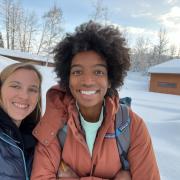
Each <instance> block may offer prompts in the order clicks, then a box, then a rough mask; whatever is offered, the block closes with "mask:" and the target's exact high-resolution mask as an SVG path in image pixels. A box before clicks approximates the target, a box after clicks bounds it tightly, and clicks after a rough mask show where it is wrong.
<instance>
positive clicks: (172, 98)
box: [0, 57, 180, 180]
mask: <svg viewBox="0 0 180 180" xmlns="http://www.w3.org/2000/svg"><path fill="white" fill-rule="evenodd" d="M8 62H9V63H10V61H8ZM6 65H7V62H6V60H5V59H1V57H0V68H1V69H2V68H3V67H5V66H6ZM37 67H38V69H39V70H40V71H41V73H42V74H43V84H42V93H43V112H44V108H45V94H46V91H47V89H48V88H49V87H51V86H52V85H54V84H56V79H55V77H56V76H55V74H54V72H53V69H52V68H50V67H40V66H37ZM148 86H149V77H148V76H144V75H141V74H140V73H134V72H129V73H128V76H127V77H126V79H125V84H124V86H123V88H122V89H120V90H119V94H120V97H125V96H130V97H131V98H132V109H133V111H135V112H136V113H137V114H138V115H140V116H141V117H142V118H143V119H144V121H145V123H146V125H147V127H148V129H149V132H150V135H151V138H152V142H153V145H154V150H155V154H156V158H157V163H158V166H159V169H160V174H161V179H162V180H179V177H180V153H179V150H180V96H178V95H170V94H160V93H154V92H148Z"/></svg>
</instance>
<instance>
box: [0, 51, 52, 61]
mask: <svg viewBox="0 0 180 180" xmlns="http://www.w3.org/2000/svg"><path fill="white" fill-rule="evenodd" d="M0 55H4V56H10V57H17V58H23V59H30V60H34V61H43V62H46V61H47V58H49V60H48V62H51V63H54V61H53V59H52V58H51V57H47V56H39V55H36V54H31V53H28V52H21V51H19V50H11V49H4V48H0Z"/></svg>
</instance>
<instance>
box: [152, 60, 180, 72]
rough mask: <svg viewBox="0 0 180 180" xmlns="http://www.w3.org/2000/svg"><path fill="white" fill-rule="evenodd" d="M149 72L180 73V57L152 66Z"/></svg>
mask: <svg viewBox="0 0 180 180" xmlns="http://www.w3.org/2000/svg"><path fill="white" fill-rule="evenodd" d="M148 72H149V73H166V74H180V59H172V60H169V61H167V62H164V63H162V64H158V65H155V66H152V67H150V68H149V70H148Z"/></svg>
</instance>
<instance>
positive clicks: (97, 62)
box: [69, 51, 110, 112]
mask: <svg viewBox="0 0 180 180" xmlns="http://www.w3.org/2000/svg"><path fill="white" fill-rule="evenodd" d="M69 87H70V91H71V93H72V95H73V96H74V98H75V99H76V101H77V103H78V106H79V108H80V111H81V112H85V111H88V109H91V110H93V111H94V112H95V111H97V110H100V109H101V107H102V103H103V99H104V96H105V94H106V92H107V89H108V88H109V87H110V86H109V82H108V72H107V64H106V62H105V60H103V59H102V57H101V56H100V55H98V54H97V53H96V52H94V51H86V52H80V53H78V54H76V55H75V56H74V58H73V59H72V63H71V70H70V79H69Z"/></svg>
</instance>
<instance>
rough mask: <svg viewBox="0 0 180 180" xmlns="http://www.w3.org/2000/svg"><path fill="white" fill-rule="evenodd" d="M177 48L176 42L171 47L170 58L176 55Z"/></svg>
mask: <svg viewBox="0 0 180 180" xmlns="http://www.w3.org/2000/svg"><path fill="white" fill-rule="evenodd" d="M176 50H177V48H176V46H175V45H174V44H172V45H171V46H170V48H169V51H170V52H169V53H170V54H169V55H170V58H172V59H173V58H174V57H175V56H176Z"/></svg>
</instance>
